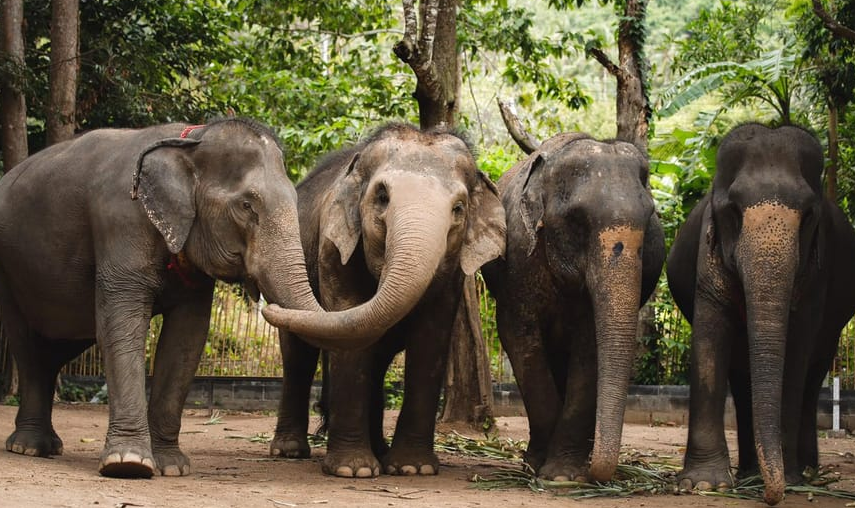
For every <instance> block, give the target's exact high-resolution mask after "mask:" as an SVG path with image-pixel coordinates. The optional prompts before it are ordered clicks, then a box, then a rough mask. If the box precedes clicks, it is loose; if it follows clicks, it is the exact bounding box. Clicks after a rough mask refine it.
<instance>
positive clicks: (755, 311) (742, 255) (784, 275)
mask: <svg viewBox="0 0 855 508" xmlns="http://www.w3.org/2000/svg"><path fill="white" fill-rule="evenodd" d="M799 222H800V214H799V212H798V211H796V210H792V209H788V208H784V207H782V206H781V205H779V204H761V205H756V206H754V207H750V208H748V209H746V210H745V214H744V218H743V231H742V234H741V235H740V238H739V240H738V242H737V245H736V256H735V257H736V264H737V269H738V271H739V276H740V278H741V279H742V284H743V287H744V290H745V307H746V309H745V310H746V318H747V322H748V355H749V364H750V370H751V404H752V412H753V415H754V418H753V421H754V440H755V443H756V447H757V459H758V461H759V465H760V471H761V473H762V476H763V482H764V484H765V491H764V500H765V501H766V503H768V504H770V505H773V504H776V503H778V502H779V501H781V499H783V497H784V488H785V486H786V479H785V476H784V460H783V453H782V449H781V397H782V392H783V383H784V357H785V353H786V338H787V323H788V321H789V312H790V299H791V297H792V292H793V283H794V280H795V271H796V267H797V266H798V255H799V254H798V234H799Z"/></svg>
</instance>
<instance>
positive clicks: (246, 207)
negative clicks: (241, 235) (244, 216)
mask: <svg viewBox="0 0 855 508" xmlns="http://www.w3.org/2000/svg"><path fill="white" fill-rule="evenodd" d="M241 206H243V209H244V210H252V203H250V202H249V201H244V202H243V203H242V204H241Z"/></svg>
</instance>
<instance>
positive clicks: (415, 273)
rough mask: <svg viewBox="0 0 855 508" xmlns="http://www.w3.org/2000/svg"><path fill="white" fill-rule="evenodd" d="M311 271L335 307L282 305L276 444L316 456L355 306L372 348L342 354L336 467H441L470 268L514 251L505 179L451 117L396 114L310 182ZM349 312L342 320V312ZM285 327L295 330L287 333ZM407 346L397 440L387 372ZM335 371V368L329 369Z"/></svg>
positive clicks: (330, 452) (322, 166)
mask: <svg viewBox="0 0 855 508" xmlns="http://www.w3.org/2000/svg"><path fill="white" fill-rule="evenodd" d="M297 195H298V197H299V216H300V232H301V235H302V237H301V240H302V243H303V248H304V249H305V256H306V264H307V270H308V273H309V280H310V282H311V284H312V288H313V289H314V290H315V292H316V295H317V298H318V301H319V302H320V303H321V305H322V306H323V307H324V308H325V309H326V310H327V311H328V312H327V313H326V314H311V315H310V313H306V312H303V311H300V310H289V309H280V308H278V307H277V306H274V305H271V306H268V307H266V308H265V309H264V313H265V317H266V318H267V319H268V321H270V322H271V323H273V324H275V325H277V326H279V327H280V341H281V348H282V351H283V362H284V370H285V377H284V381H283V392H282V398H281V403H280V407H279V416H278V420H277V424H276V431H275V435H274V439H273V441H272V442H271V445H270V453H271V454H272V455H274V456H286V457H292V458H308V457H309V455H310V450H309V445H308V443H307V439H306V432H307V428H308V407H309V404H308V401H309V394H310V387H311V383H312V378H313V374H314V372H315V368H316V366H317V361H318V354H319V351H318V349H317V348H314V347H312V346H310V345H307V344H306V343H305V342H303V341H302V340H301V337H303V338H304V337H310V336H320V337H329V336H330V334H332V333H334V331H335V330H336V329H337V328H340V327H341V325H343V324H346V323H347V321H346V320H347V316H345V315H342V314H341V313H340V312H337V311H340V310H342V309H351V310H352V311H353V312H354V313H355V314H354V316H355V318H357V319H358V321H359V323H362V325H361V326H356V325H354V326H352V327H351V329H350V330H349V331H348V334H349V335H350V336H353V337H357V338H361V337H380V339H379V340H378V341H377V342H376V343H375V344H374V345H372V346H370V347H369V348H366V349H363V350H359V351H347V352H337V351H332V352H330V353H329V358H328V361H329V363H328V376H325V378H324V383H325V391H326V393H328V395H329V398H328V402H326V401H327V399H326V398H325V399H324V401H325V402H326V404H327V407H328V412H329V420H328V430H329V434H328V436H329V441H328V448H327V455H326V457H325V459H324V462H323V471H324V472H325V473H327V474H330V475H335V476H340V477H376V476H378V475H379V474H380V472H381V469H380V466H381V463H382V466H383V471H384V472H386V473H388V474H405V475H406V474H422V475H429V474H436V473H437V472H438V470H439V461H438V459H437V456H436V454H435V453H434V451H433V440H434V428H435V419H436V412H437V407H438V403H439V397H440V391H441V386H442V381H443V378H444V372H445V367H446V363H447V357H448V351H449V344H450V340H451V332H452V327H453V322H454V317H455V313H456V312H457V307H458V302H459V300H460V298H461V294H462V291H463V283H464V275H471V274H473V273H474V272H475V271H476V270H477V269H478V268H479V267H480V266H481V265H482V264H484V263H485V262H487V261H489V260H491V259H493V258H495V257H497V256H500V255H502V254H503V253H504V247H505V218H504V211H503V210H502V205H501V203H500V202H499V198H498V194H497V191H496V188H495V186H494V185H493V183H492V182H491V181H490V180H489V178H488V177H487V176H486V175H485V174H484V173H482V172H481V171H479V170H477V169H476V165H475V160H474V158H473V156H472V153H471V151H470V148H469V147H468V145H467V144H466V143H465V142H464V141H463V140H462V139H461V138H460V137H458V136H457V135H455V134H454V133H451V132H449V131H448V130H446V129H443V128H438V129H429V130H419V129H417V128H416V127H413V126H411V125H408V124H403V123H391V124H387V125H385V126H383V127H380V128H378V129H377V130H376V131H375V132H374V133H373V134H372V135H370V136H369V137H368V138H367V139H365V140H364V141H362V142H360V143H358V144H356V145H355V146H352V147H350V148H345V149H342V150H340V151H338V152H334V153H333V154H331V155H330V156H328V157H327V158H326V159H325V160H323V161H321V162H320V163H319V164H318V165H317V167H316V168H315V169H314V170H313V171H312V172H311V173H309V174H308V175H307V176H306V178H305V179H304V180H303V181H301V182H300V183H299V184H298V185H297ZM339 321H342V322H341V323H339ZM283 330H284V331H285V332H286V333H283ZM404 349H406V360H405V366H404V376H405V388H404V397H403V407H402V409H401V413H400V417H399V418H398V421H397V426H396V429H395V434H394V440H393V442H392V445H391V448H390V447H389V446H388V445H387V443H386V441H385V439H384V436H383V426H382V423H383V409H384V397H383V381H384V375H385V372H386V370H387V369H388V366H389V364H390V362H391V361H392V360H393V358H394V356H395V355H396V354H397V353H398V352H400V351H402V350H404ZM325 370H326V369H325Z"/></svg>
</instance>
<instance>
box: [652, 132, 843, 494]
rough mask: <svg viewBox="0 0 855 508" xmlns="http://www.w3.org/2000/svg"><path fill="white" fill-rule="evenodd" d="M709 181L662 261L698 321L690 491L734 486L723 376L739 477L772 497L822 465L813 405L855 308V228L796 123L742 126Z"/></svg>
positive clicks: (816, 147) (684, 482) (687, 476)
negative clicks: (759, 480) (829, 193)
mask: <svg viewBox="0 0 855 508" xmlns="http://www.w3.org/2000/svg"><path fill="white" fill-rule="evenodd" d="M716 165H717V169H716V174H715V177H714V178H713V182H712V188H711V190H710V191H709V192H708V193H707V195H706V196H704V198H703V199H702V200H701V201H700V202H699V203H698V204H697V205H696V206H695V207H694V209H693V210H692V212H691V213H690V214H689V216H688V218H687V219H686V222H685V223H684V224H683V226H682V227H681V228H680V231H679V232H678V234H677V236H676V238H675V240H674V244H673V246H672V249H671V252H670V253H669V257H668V261H667V269H666V273H667V277H668V284H669V286H670V288H671V293H672V294H673V296H674V300H675V301H676V303H677V305H678V307H679V308H680V310H681V311H682V313H683V314H684V315H685V316H686V318H687V319H688V320H689V321H690V323H691V324H692V347H691V369H690V407H689V435H688V445H687V447H686V455H685V458H684V464H683V470H682V472H681V473H680V474H679V475H678V479H679V480H680V486H681V487H682V488H685V489H691V488H698V489H710V488H717V487H719V486H729V485H732V483H733V478H732V475H731V469H730V458H729V455H728V448H727V443H726V442H725V434H724V407H725V399H726V396H727V386H728V383H729V385H730V391H731V394H732V396H733V402H734V407H735V410H736V419H737V436H738V446H739V471H738V473H739V474H753V473H755V472H756V471H757V470H758V469H759V471H760V473H761V474H762V477H763V480H764V483H765V490H764V499H765V501H766V502H767V503H768V504H770V505H773V504H775V503H777V502H779V501H780V500H781V499H782V498H783V495H784V489H785V484H786V483H796V482H799V481H800V479H801V473H802V472H803V470H804V468H806V467H816V466H817V463H818V454H817V436H816V410H817V400H818V397H819V391H820V387H821V384H822V381H823V378H824V377H825V374H826V372H827V371H828V368H829V367H830V365H831V362H832V360H833V358H834V355H835V353H836V350H837V343H838V340H839V336H840V331H841V329H842V328H843V327H844V325H845V324H846V323H847V321H848V320H849V319H850V318H851V317H852V315H853V313H855V292H853V291H852V287H853V286H855V267H853V263H852V260H853V259H855V232H853V229H852V226H851V225H850V224H849V221H848V220H847V219H846V217H845V216H844V215H843V213H842V212H841V211H840V209H839V208H838V207H837V205H835V204H834V203H833V202H832V201H830V200H829V199H828V198H826V197H824V196H823V192H822V188H821V180H820V177H821V173H822V169H823V152H822V147H821V146H820V144H819V142H818V141H817V139H816V138H815V137H814V136H813V135H812V134H810V133H809V132H808V131H806V130H805V129H802V128H800V127H798V126H791V125H786V126H781V127H778V128H769V127H766V126H763V125H761V124H757V123H749V124H745V125H741V126H738V127H736V128H734V129H733V130H732V131H730V133H728V134H727V135H726V136H725V137H724V138H723V139H722V141H721V144H720V146H719V148H718V152H717V154H716Z"/></svg>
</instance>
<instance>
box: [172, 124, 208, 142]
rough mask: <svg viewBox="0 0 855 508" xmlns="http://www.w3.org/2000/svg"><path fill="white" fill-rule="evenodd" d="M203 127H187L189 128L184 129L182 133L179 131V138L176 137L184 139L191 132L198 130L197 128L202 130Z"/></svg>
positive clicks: (202, 125) (201, 125) (200, 125)
mask: <svg viewBox="0 0 855 508" xmlns="http://www.w3.org/2000/svg"><path fill="white" fill-rule="evenodd" d="M204 126H205V124H199V125H189V126H187V127H185V128H184V130H183V131H181V135H180V136H178V137H179V138H182V139H183V138H186V137H187V135H188V134H190V133H191V132H193V131H194V130H196V129H199V128H202V127H204Z"/></svg>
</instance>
